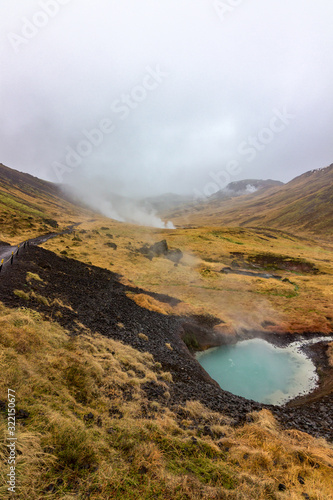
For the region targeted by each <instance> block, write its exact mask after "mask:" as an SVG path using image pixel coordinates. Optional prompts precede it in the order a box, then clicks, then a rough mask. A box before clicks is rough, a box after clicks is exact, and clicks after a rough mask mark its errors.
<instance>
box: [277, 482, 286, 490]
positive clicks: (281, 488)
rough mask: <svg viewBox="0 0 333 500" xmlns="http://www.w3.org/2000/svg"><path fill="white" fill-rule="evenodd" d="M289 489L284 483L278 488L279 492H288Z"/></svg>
mask: <svg viewBox="0 0 333 500" xmlns="http://www.w3.org/2000/svg"><path fill="white" fill-rule="evenodd" d="M286 489H287V487H286V485H285V484H283V483H280V484H279V486H278V490H279V491H286Z"/></svg>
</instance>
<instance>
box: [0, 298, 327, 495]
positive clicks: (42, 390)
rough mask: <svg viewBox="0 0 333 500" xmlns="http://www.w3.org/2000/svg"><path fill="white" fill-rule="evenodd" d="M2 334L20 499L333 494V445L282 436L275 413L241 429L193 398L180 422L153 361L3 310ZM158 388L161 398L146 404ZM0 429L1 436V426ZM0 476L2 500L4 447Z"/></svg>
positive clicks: (2, 385)
mask: <svg viewBox="0 0 333 500" xmlns="http://www.w3.org/2000/svg"><path fill="white" fill-rule="evenodd" d="M0 328H1V332H2V335H1V338H0V347H1V358H0V366H1V373H2V377H1V381H0V399H1V401H5V400H6V399H7V389H8V387H9V388H11V389H14V390H15V391H16V400H17V401H16V402H17V409H23V410H25V411H27V412H28V413H29V417H28V418H26V419H24V420H18V421H17V437H18V441H17V449H18V450H19V452H20V454H19V455H18V456H17V471H16V472H17V485H18V490H17V491H18V494H17V496H16V498H19V499H22V500H23V499H24V500H25V499H27V498H36V499H38V498H47V497H48V496H50V498H55V499H62V500H65V499H69V498H85V497H86V496H87V495H90V498H91V499H103V500H104V499H106V500H107V499H145V498H147V499H148V498H154V499H155V498H157V499H170V500H171V499H178V500H183V499H186V498H187V499H192V498H193V499H207V500H208V499H224V498H225V499H233V500H239V499H242V500H248V499H267V498H273V499H282V498H285V497H286V495H288V498H291V499H302V498H304V497H303V496H302V494H303V493H306V494H307V495H309V497H310V498H311V499H312V498H313V499H318V500H329V499H331V498H333V497H332V488H331V486H332V480H333V449H332V446H329V445H328V444H327V443H326V442H325V441H324V440H320V439H314V438H312V437H310V436H308V435H307V434H304V433H301V432H298V431H293V430H291V431H282V430H281V429H280V428H279V426H278V424H277V423H276V421H275V419H274V418H273V416H272V414H271V413H270V412H268V411H262V412H260V413H253V414H251V415H250V417H251V418H250V419H249V422H248V423H247V424H245V425H244V426H241V427H238V428H234V427H232V425H231V420H230V418H228V417H225V416H223V415H222V414H219V413H214V412H211V411H210V410H208V409H207V408H205V406H203V405H202V404H201V403H199V402H196V401H191V402H187V403H186V405H185V406H184V407H183V409H182V417H181V419H179V417H178V416H177V412H178V410H177V409H176V408H174V409H173V411H171V410H170V409H169V408H168V407H167V401H168V397H169V396H170V394H169V391H168V389H170V386H169V385H167V384H171V386H172V378H171V377H170V376H169V375H170V374H168V373H166V372H162V371H161V365H160V364H159V363H156V362H155V361H154V359H153V357H152V356H151V355H150V354H147V353H140V352H138V351H136V350H135V349H132V348H130V347H128V346H125V345H123V344H122V343H120V342H116V341H113V340H111V339H107V338H104V337H101V336H100V335H96V334H94V333H92V332H88V331H85V332H84V333H82V334H81V335H79V336H78V337H75V338H71V337H70V336H69V335H68V333H67V332H66V331H64V330H63V329H62V328H60V327H59V326H58V325H57V324H56V323H50V322H46V321H43V320H42V318H41V316H40V315H39V314H38V313H36V312H34V311H31V310H29V309H16V310H12V309H8V308H6V307H4V306H3V305H1V304H0ZM148 341H149V340H148ZM152 381H153V382H154V383H157V384H159V385H160V386H161V387H162V388H163V389H164V390H165V392H164V394H165V396H164V401H160V402H150V401H148V399H147V398H146V397H145V393H144V391H143V387H144V384H145V383H146V382H152ZM207 425H208V426H210V428H211V430H212V432H213V435H212V436H206V435H205V432H204V427H205V426H207ZM0 427H1V431H2V435H3V436H4V437H5V436H6V421H5V420H4V419H1V421H0ZM0 472H1V479H2V481H1V486H0V496H1V497H2V498H6V486H5V479H6V474H7V472H8V470H7V464H6V455H5V447H4V446H3V447H2V448H1V465H0ZM302 483H304V484H302ZM280 484H283V485H285V487H286V491H285V492H280V491H279V485H280Z"/></svg>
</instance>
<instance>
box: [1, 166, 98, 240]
mask: <svg viewBox="0 0 333 500" xmlns="http://www.w3.org/2000/svg"><path fill="white" fill-rule="evenodd" d="M87 216H88V217H89V216H90V217H91V212H90V211H89V210H88V209H85V208H83V207H80V206H78V205H75V204H73V203H72V202H71V201H70V200H69V199H67V198H66V197H65V196H64V195H63V194H62V191H61V189H60V187H59V186H57V185H56V184H52V183H51V182H47V181H43V180H41V179H38V178H37V177H33V176H32V175H29V174H25V173H22V172H18V171H17V170H13V169H11V168H8V167H5V166H4V165H2V164H0V240H5V241H8V242H12V243H19V242H20V241H22V240H23V239H28V238H31V237H35V236H38V235H40V234H43V233H46V232H50V231H54V230H56V229H57V228H58V229H62V228H65V227H66V226H67V225H69V224H70V223H71V222H76V221H78V219H80V218H84V217H87Z"/></svg>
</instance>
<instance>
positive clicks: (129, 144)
mask: <svg viewBox="0 0 333 500" xmlns="http://www.w3.org/2000/svg"><path fill="white" fill-rule="evenodd" d="M332 20H333V2H332V0H316V1H314V0H243V1H241V0H225V1H222V0H221V1H219V2H214V0H121V1H120V0H38V1H34V0H15V1H10V0H3V1H2V2H1V3H0V26H1V68H2V71H1V76H0V78H1V109H2V114H1V121H0V133H1V134H0V136H1V137H0V141H1V156H0V162H2V163H4V164H5V165H7V166H10V167H12V168H16V169H18V170H21V171H24V172H29V173H31V174H33V175H36V176H38V177H41V178H44V179H47V180H51V181H55V182H60V181H62V182H64V183H70V184H73V185H75V184H76V183H77V184H80V185H81V184H82V183H84V182H85V179H88V181H89V183H90V182H91V183H92V184H91V185H93V184H96V183H97V184H98V183H99V184H100V185H103V188H104V189H110V190H111V191H114V192H117V193H118V194H126V195H129V194H130V195H138V196H139V195H149V194H150V195H152V194H159V193H163V192H168V191H171V192H176V193H183V192H184V193H185V192H186V193H189V194H191V193H193V192H197V193H199V192H202V193H204V192H206V194H210V191H212V192H213V191H214V189H215V190H217V189H218V188H219V187H223V185H225V183H227V182H228V181H234V180H238V179H242V178H264V179H267V178H273V179H277V180H282V181H288V180H290V179H291V178H293V177H295V176H296V175H299V174H301V173H303V172H305V171H307V170H310V169H313V168H320V167H324V166H327V165H329V164H330V163H332V162H333V141H332V128H333V127H332V126H333V98H332V82H333V78H332V77H333V57H332V54H333V29H332ZM214 186H215V187H214Z"/></svg>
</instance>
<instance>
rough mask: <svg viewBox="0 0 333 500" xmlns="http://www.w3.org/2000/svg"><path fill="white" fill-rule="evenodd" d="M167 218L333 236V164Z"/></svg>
mask: <svg viewBox="0 0 333 500" xmlns="http://www.w3.org/2000/svg"><path fill="white" fill-rule="evenodd" d="M166 215H167V216H168V217H169V218H171V219H172V220H173V222H174V224H175V225H177V226H186V225H200V226H209V225H210V226H212V225H228V226H231V225H232V226H258V227H274V228H278V229H284V230H290V231H296V232H301V231H303V232H306V233H310V234H317V235H318V234H320V235H323V236H327V235H330V234H332V233H333V164H332V165H330V166H329V167H326V168H323V169H319V170H312V171H310V172H306V173H305V174H303V175H300V176H299V177H296V178H295V179H293V180H292V181H290V182H288V183H287V184H285V185H283V186H277V187H273V188H271V189H269V190H265V191H264V192H259V193H258V192H256V193H254V194H248V195H244V196H241V197H237V198H232V199H228V200H223V199H222V200H219V199H215V198H212V199H209V200H208V201H207V202H205V203H201V204H198V205H196V206H194V207H193V206H191V207H188V208H187V209H183V210H175V211H173V212H170V213H168V214H166Z"/></svg>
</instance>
